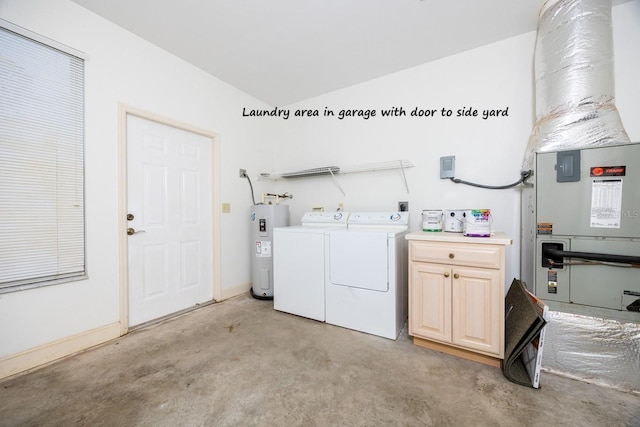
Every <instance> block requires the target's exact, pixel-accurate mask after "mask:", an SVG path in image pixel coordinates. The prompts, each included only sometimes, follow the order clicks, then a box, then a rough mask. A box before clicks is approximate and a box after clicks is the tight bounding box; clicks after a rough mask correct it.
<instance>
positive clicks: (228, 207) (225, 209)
mask: <svg viewBox="0 0 640 427" xmlns="http://www.w3.org/2000/svg"><path fill="white" fill-rule="evenodd" d="M222 213H231V203H223V204H222Z"/></svg>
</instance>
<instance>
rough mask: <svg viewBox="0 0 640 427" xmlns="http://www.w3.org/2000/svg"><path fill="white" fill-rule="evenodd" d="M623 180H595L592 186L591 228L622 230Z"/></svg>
mask: <svg viewBox="0 0 640 427" xmlns="http://www.w3.org/2000/svg"><path fill="white" fill-rule="evenodd" d="M621 216H622V179H594V180H593V182H592V184H591V220H590V225H591V228H620V218H621Z"/></svg>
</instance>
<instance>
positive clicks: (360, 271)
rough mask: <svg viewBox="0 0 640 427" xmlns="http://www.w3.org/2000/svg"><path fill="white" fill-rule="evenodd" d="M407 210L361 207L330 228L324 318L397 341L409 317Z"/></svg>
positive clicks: (334, 323) (328, 321)
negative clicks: (343, 222)
mask: <svg viewBox="0 0 640 427" xmlns="http://www.w3.org/2000/svg"><path fill="white" fill-rule="evenodd" d="M408 230H409V215H408V212H362V213H355V212H354V213H352V214H351V215H350V216H349V220H348V225H347V229H346V230H333V231H331V232H329V269H328V270H329V274H328V275H327V276H326V282H325V296H326V303H325V304H326V322H327V323H330V324H333V325H337V326H342V327H345V328H349V329H354V330H357V331H361V332H366V333H369V334H373V335H378V336H381V337H384V338H389V339H393V340H395V339H396V338H397V337H398V335H399V334H400V331H401V330H402V328H403V326H404V324H405V322H406V320H407V299H408V297H407V244H406V241H405V237H404V236H405V234H406V233H407V232H408Z"/></svg>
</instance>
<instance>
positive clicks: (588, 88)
mask: <svg viewBox="0 0 640 427" xmlns="http://www.w3.org/2000/svg"><path fill="white" fill-rule="evenodd" d="M535 49H536V50H535V89H536V123H535V125H534V127H533V131H532V133H531V136H530V138H529V144H528V146H527V150H526V152H525V159H524V163H523V170H529V169H532V166H533V154H534V153H536V152H548V151H559V150H568V149H580V148H589V147H601V146H606V145H616V144H621V143H627V142H630V141H629V137H628V136H627V133H626V132H625V130H624V127H623V126H622V121H621V120H620V115H619V113H618V110H617V109H616V106H615V103H614V83H613V80H614V79H613V33H612V28H611V0H548V1H547V2H546V3H545V4H544V5H543V6H542V9H541V10H540V19H539V23H538V36H537V40H536V48H535Z"/></svg>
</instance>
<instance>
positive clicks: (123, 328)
mask: <svg viewBox="0 0 640 427" xmlns="http://www.w3.org/2000/svg"><path fill="white" fill-rule="evenodd" d="M130 115H131V116H136V117H139V118H142V119H145V120H149V121H152V122H156V123H159V124H161V125H165V126H170V127H173V128H176V129H180V130H184V131H187V132H191V133H194V134H197V135H201V136H204V137H207V138H209V139H210V140H211V144H212V146H211V179H212V181H213V182H212V183H211V190H212V194H211V202H212V203H211V206H212V209H211V210H212V218H211V221H212V233H213V236H212V244H213V248H212V259H211V263H212V268H213V284H212V286H213V301H219V300H220V299H221V295H222V290H221V286H220V283H221V274H220V210H219V209H218V206H219V201H220V155H219V153H220V143H219V136H218V135H217V134H215V133H213V132H210V131H207V130H204V129H200V128H197V127H195V126H191V125H189V124H186V123H181V122H178V121H176V120H172V119H169V118H166V117H162V116H159V115H157V114H154V113H151V112H148V111H144V110H140V109H137V108H134V107H131V106H129V105H125V104H121V103H119V104H118V248H119V251H118V252H119V260H118V264H119V271H118V274H119V280H118V281H119V289H120V298H119V299H120V335H125V334H126V333H128V332H129V243H128V236H127V213H128V182H127V166H128V163H127V161H128V158H127V153H128V151H127V150H128V145H127V116H130Z"/></svg>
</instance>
